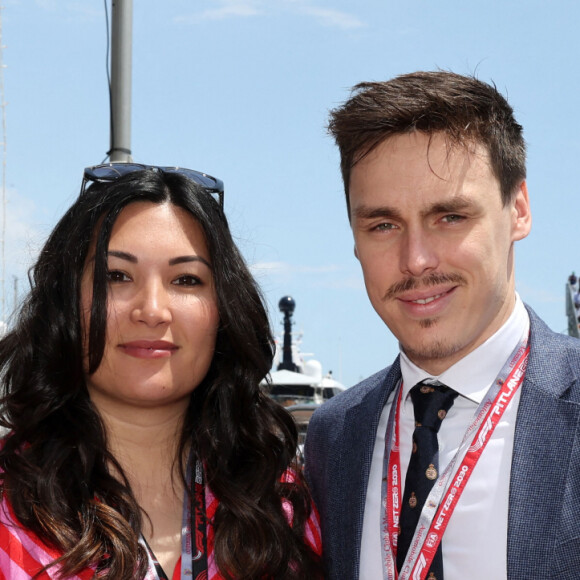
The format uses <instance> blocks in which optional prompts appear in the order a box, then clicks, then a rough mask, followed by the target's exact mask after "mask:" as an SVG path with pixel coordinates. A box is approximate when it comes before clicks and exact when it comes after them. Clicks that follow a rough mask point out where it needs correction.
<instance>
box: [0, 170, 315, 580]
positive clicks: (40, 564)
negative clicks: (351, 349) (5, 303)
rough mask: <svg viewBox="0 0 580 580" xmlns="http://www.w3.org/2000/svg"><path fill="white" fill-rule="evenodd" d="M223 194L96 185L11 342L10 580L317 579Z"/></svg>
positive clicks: (147, 183)
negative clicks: (264, 384) (264, 388)
mask: <svg viewBox="0 0 580 580" xmlns="http://www.w3.org/2000/svg"><path fill="white" fill-rule="evenodd" d="M91 182H92V183H91ZM89 183H90V186H89V187H87V188H86V187H85V186H86V185H87V184H89ZM212 193H213V194H216V193H217V194H218V195H219V196H220V201H221V196H222V195H223V185H222V184H221V182H220V181H219V180H215V179H213V178H211V177H210V176H207V175H204V174H200V173H197V172H194V171H191V170H185V169H177V168H176V169H170V168H154V167H147V166H137V165H135V164H113V165H107V166H97V167H95V168H89V169H87V170H85V179H84V181H83V187H82V190H81V194H80V196H79V198H78V199H77V201H76V202H75V203H74V204H73V206H72V207H71V208H70V209H69V210H68V212H67V213H66V214H65V216H64V217H63V218H62V219H61V221H60V222H59V224H58V225H57V226H56V228H55V230H54V231H53V232H52V234H51V236H50V237H49V239H48V241H47V243H46V245H45V246H44V248H43V250H42V252H41V254H40V257H39V259H38V262H37V263H36V265H35V267H34V270H33V276H32V290H31V292H30V295H29V296H28V298H27V300H26V301H25V303H24V305H23V307H22V309H21V311H20V313H19V316H18V319H17V321H16V325H15V327H14V330H12V331H11V332H10V333H9V334H8V335H7V336H6V337H4V339H3V340H2V341H1V342H0V369H1V376H2V379H3V384H4V398H3V400H2V403H3V410H2V419H1V424H2V425H3V426H4V427H5V428H7V429H8V431H9V434H8V436H7V437H6V438H5V439H4V441H3V446H2V449H1V450H0V469H1V470H2V474H1V475H0V478H1V479H2V488H1V489H2V500H3V503H2V505H1V506H0V571H1V572H0V577H1V574H2V573H3V574H4V577H5V578H14V579H19V578H30V577H35V578H92V577H98V578H106V579H108V580H129V579H131V580H132V579H133V578H139V579H143V578H147V579H148V580H149V579H155V578H159V579H163V578H169V579H171V578H174V579H179V578H191V577H193V578H200V579H201V578H206V577H207V578H209V579H210V580H211V579H214V578H215V579H218V578H223V579H226V580H230V579H236V580H239V579H248V580H249V579H252V580H255V579H263V578H281V579H288V580H290V579H306V578H308V579H310V578H317V577H319V575H320V572H319V557H318V556H319V553H320V544H319V534H318V527H317V521H316V515H315V514H314V513H313V510H312V508H311V503H310V498H309V494H308V491H307V489H306V488H305V484H304V482H303V479H302V476H301V474H300V472H299V471H298V470H296V469H295V449H296V438H297V435H296V429H295V427H294V425H293V423H292V420H291V418H290V417H289V415H288V414H287V413H286V412H285V411H283V410H282V409H281V408H280V407H278V406H277V405H276V404H274V403H273V402H272V401H271V400H270V399H268V398H267V397H266V396H264V394H263V393H262V392H261V391H260V389H259V386H258V385H259V382H260V380H261V379H262V378H263V377H264V376H265V375H266V374H267V373H268V371H269V369H270V366H271V362H272V337H271V334H270V330H269V325H268V319H267V315H266V312H265V309H264V305H263V303H262V299H261V296H260V293H259V291H258V289H257V287H256V284H255V283H254V281H253V279H252V277H251V275H250V273H249V271H248V269H247V266H246V265H245V263H244V261H243V259H242V257H241V256H240V254H239V252H238V250H237V248H236V246H235V245H234V243H233V241H232V238H231V235H230V232H229V229H228V225H227V221H226V218H225V216H224V214H223V211H222V208H221V207H220V203H219V201H216V200H215V199H214V197H213V196H212Z"/></svg>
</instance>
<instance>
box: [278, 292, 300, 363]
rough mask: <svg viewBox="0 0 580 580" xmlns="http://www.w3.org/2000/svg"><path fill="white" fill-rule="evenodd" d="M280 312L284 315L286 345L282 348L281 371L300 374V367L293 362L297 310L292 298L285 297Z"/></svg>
mask: <svg viewBox="0 0 580 580" xmlns="http://www.w3.org/2000/svg"><path fill="white" fill-rule="evenodd" d="M278 308H280V312H283V313H284V345H283V347H282V362H281V363H280V364H279V365H278V369H277V370H279V371H282V370H284V371H292V372H294V373H297V372H298V367H297V366H296V364H295V363H294V361H293V360H292V314H293V313H294V308H296V302H294V298H292V296H284V297H283V298H281V299H280V302H278Z"/></svg>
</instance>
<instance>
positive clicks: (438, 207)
mask: <svg viewBox="0 0 580 580" xmlns="http://www.w3.org/2000/svg"><path fill="white" fill-rule="evenodd" d="M476 206H477V204H476V203H474V201H473V199H471V198H469V197H465V196H463V195H459V196H457V197H454V198H452V199H449V200H446V201H442V202H438V203H434V204H433V205H432V206H431V207H429V208H428V209H427V210H425V211H423V212H421V213H423V214H424V215H429V214H436V213H453V212H457V211H464V210H466V209H470V208H474V207H476Z"/></svg>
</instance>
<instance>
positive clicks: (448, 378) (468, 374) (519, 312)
mask: <svg viewBox="0 0 580 580" xmlns="http://www.w3.org/2000/svg"><path fill="white" fill-rule="evenodd" d="M529 327H530V318H529V316H528V312H527V310H526V308H525V306H524V303H523V302H522V300H521V298H520V297H519V295H518V294H517V293H516V303H515V306H514V309H513V311H512V313H511V315H510V317H509V318H508V319H507V320H506V322H505V323H504V324H503V326H502V327H501V328H500V329H499V330H498V331H497V332H496V333H495V334H493V335H492V336H490V337H489V338H488V339H487V340H486V341H485V342H484V343H483V344H481V345H480V346H478V347H477V348H476V349H475V350H473V351H472V352H470V353H469V354H468V355H466V356H465V357H463V358H462V359H461V360H459V361H457V362H456V363H455V364H454V365H452V366H451V367H449V368H448V369H447V370H446V371H444V372H443V373H442V374H441V375H439V376H433V375H430V374H429V373H427V372H426V371H424V370H423V369H421V368H419V367H418V366H417V365H416V364H414V363H413V362H411V360H409V358H408V357H407V355H406V354H405V353H404V352H403V351H402V350H401V373H402V375H403V398H405V397H406V396H407V395H408V394H409V391H410V390H411V389H412V388H413V386H414V385H416V384H417V383H419V382H421V381H423V380H425V379H428V378H431V379H437V380H439V381H441V382H442V383H443V384H445V385H447V386H448V387H451V388H452V389H454V390H455V391H457V392H458V393H459V394H460V395H463V396H464V397H467V398H468V399H470V400H471V401H473V402H474V403H477V404H478V405H479V403H481V401H482V400H483V398H484V397H485V394H486V393H487V390H488V389H489V387H490V386H491V384H492V383H493V381H494V380H495V379H496V377H497V375H498V374H499V372H500V371H501V369H502V367H503V365H504V364H505V362H506V360H507V358H508V357H509V355H510V354H511V353H512V352H513V351H514V349H515V348H516V346H517V345H518V344H519V342H520V340H522V338H523V337H524V336H526V335H527V333H528V332H529Z"/></svg>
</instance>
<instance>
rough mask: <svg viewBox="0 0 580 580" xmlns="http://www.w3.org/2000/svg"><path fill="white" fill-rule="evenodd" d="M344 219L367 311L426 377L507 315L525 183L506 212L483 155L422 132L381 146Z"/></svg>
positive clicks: (523, 222)
mask: <svg viewBox="0 0 580 580" xmlns="http://www.w3.org/2000/svg"><path fill="white" fill-rule="evenodd" d="M350 215H351V226H352V230H353V234H354V241H355V253H356V256H357V257H358V259H359V260H360V263H361V266H362V269H363V274H364V279H365V285H366V288H367V292H368V295H369V298H370V300H371V303H372V305H373V307H374V308H375V310H376V311H377V313H378V314H379V316H380V317H381V318H382V319H383V321H384V322H385V324H386V325H387V326H388V327H389V329H390V330H391V332H393V334H394V335H395V336H396V337H397V339H398V340H399V342H400V344H401V346H402V348H403V350H404V351H405V353H406V354H407V356H409V358H410V359H411V360H412V361H413V362H415V364H417V365H418V366H420V367H421V368H423V369H425V370H426V371H427V372H430V373H432V374H434V375H439V374H441V373H442V372H443V371H444V370H446V369H447V368H449V367H450V366H451V365H452V364H454V363H455V362H457V361H458V360H460V359H461V358H463V357H464V356H465V355H466V354H468V353H469V352H471V351H472V350H473V349H475V348H476V347H477V346H479V345H480V344H482V343H483V342H484V341H485V340H487V338H489V337H490V336H491V335H492V334H493V333H494V332H495V331H496V330H498V329H499V328H500V326H501V325H502V324H503V323H504V322H505V321H506V320H507V318H508V317H509V315H510V314H511V311H512V309H513V306H514V301H515V288H514V263H513V260H514V256H513V242H514V241H516V240H520V239H522V238H524V237H525V236H526V235H527V234H528V233H529V231H530V226H531V215H530V208H529V201H528V195H527V189H526V184H525V182H522V183H521V185H520V186H519V187H518V190H517V192H516V195H515V197H514V199H513V200H512V201H510V202H509V203H508V204H507V205H506V206H505V207H504V206H503V204H502V199H501V193H500V186H499V182H498V180H497V178H496V177H495V176H494V175H493V172H492V170H491V167H490V164H489V155H488V152H487V150H486V148H485V147H483V146H481V145H477V144H469V145H467V146H465V147H462V146H451V145H449V144H448V142H447V140H446V139H445V137H444V136H443V135H441V134H435V135H432V136H431V137H429V136H428V135H425V134H423V133H419V132H414V133H409V134H403V135H397V136H394V137H391V138H389V139H387V140H386V141H385V142H383V143H382V144H381V145H379V146H378V147H377V148H376V149H375V150H373V151H372V152H371V153H370V154H368V155H367V156H366V157H364V158H363V159H362V160H361V161H359V162H358V163H357V164H356V165H355V166H354V167H353V169H352V172H351V179H350Z"/></svg>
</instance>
